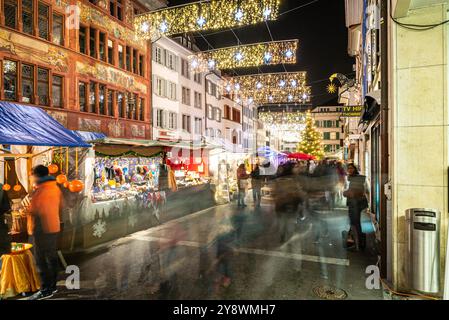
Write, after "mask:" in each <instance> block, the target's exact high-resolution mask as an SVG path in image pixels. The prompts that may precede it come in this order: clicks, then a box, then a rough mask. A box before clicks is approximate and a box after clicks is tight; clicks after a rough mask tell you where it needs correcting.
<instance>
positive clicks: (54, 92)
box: [51, 75, 64, 108]
mask: <svg viewBox="0 0 449 320" xmlns="http://www.w3.org/2000/svg"><path fill="white" fill-rule="evenodd" d="M63 79H64V78H63V77H61V76H56V75H53V78H52V83H51V105H52V107H55V108H62V96H63V87H64V82H63Z"/></svg>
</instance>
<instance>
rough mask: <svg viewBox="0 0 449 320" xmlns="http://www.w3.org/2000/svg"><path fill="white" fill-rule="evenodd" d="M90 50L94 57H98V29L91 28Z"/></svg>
mask: <svg viewBox="0 0 449 320" xmlns="http://www.w3.org/2000/svg"><path fill="white" fill-rule="evenodd" d="M89 52H90V56H91V57H92V58H96V57H97V30H95V29H94V28H90V29H89Z"/></svg>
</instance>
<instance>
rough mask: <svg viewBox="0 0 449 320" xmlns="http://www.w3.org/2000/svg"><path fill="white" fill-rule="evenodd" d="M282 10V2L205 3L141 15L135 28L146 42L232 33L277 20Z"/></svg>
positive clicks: (231, 0)
mask: <svg viewBox="0 0 449 320" xmlns="http://www.w3.org/2000/svg"><path fill="white" fill-rule="evenodd" d="M279 6H280V0H244V1H242V0H205V1H199V2H195V3H191V4H186V5H181V6H175V7H168V8H164V9H160V10H156V11H152V12H148V13H144V14H141V15H138V16H137V17H136V18H135V19H134V26H135V30H136V33H137V36H139V37H141V38H144V39H152V38H158V37H160V36H161V35H165V36H172V35H176V34H182V33H189V32H196V31H207V30H219V29H229V28H235V27H239V26H243V25H253V24H257V23H260V22H264V21H267V20H275V19H277V17H278V15H279Z"/></svg>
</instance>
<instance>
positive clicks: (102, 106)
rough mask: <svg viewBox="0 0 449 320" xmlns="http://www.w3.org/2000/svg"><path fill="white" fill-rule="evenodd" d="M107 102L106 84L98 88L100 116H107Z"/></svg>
mask: <svg viewBox="0 0 449 320" xmlns="http://www.w3.org/2000/svg"><path fill="white" fill-rule="evenodd" d="M105 100H106V86H105V85H104V84H100V85H99V86H98V109H99V112H100V114H106V112H105V111H106V109H105V103H106V101H105Z"/></svg>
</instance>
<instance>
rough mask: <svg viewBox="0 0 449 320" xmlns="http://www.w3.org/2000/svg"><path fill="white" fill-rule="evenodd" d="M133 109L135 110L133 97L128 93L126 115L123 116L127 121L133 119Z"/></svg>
mask: <svg viewBox="0 0 449 320" xmlns="http://www.w3.org/2000/svg"><path fill="white" fill-rule="evenodd" d="M135 109H136V100H135V96H134V95H133V94H132V93H128V99H127V103H126V114H125V116H126V117H127V118H128V119H133V118H134V113H135Z"/></svg>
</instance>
